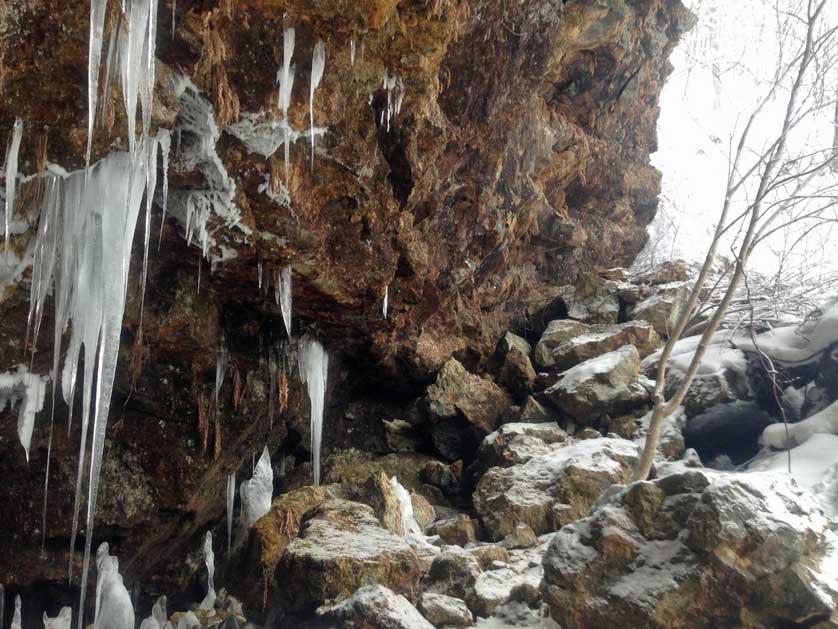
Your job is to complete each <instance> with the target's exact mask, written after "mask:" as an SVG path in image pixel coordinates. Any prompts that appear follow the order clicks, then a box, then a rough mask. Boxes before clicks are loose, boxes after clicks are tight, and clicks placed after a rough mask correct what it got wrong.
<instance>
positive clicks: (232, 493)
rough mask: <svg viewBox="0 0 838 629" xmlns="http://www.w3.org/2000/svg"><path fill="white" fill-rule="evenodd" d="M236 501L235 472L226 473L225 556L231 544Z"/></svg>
mask: <svg viewBox="0 0 838 629" xmlns="http://www.w3.org/2000/svg"><path fill="white" fill-rule="evenodd" d="M235 502H236V473H235V472H233V473H232V474H227V556H228V557H229V556H230V549H231V548H232V546H233V505H234V504H235Z"/></svg>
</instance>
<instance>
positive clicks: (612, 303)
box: [561, 273, 620, 323]
mask: <svg viewBox="0 0 838 629" xmlns="http://www.w3.org/2000/svg"><path fill="white" fill-rule="evenodd" d="M561 295H562V300H563V301H564V302H565V307H566V308H567V316H568V317H570V318H571V319H576V320H577V321H584V322H586V323H617V319H618V318H619V316H620V298H619V296H618V295H617V291H616V290H615V286H614V283H613V282H611V281H610V280H606V279H603V278H602V277H600V276H599V275H597V274H596V273H580V274H579V276H578V277H577V278H576V283H575V284H574V285H573V286H565V287H563V288H562V293H561Z"/></svg>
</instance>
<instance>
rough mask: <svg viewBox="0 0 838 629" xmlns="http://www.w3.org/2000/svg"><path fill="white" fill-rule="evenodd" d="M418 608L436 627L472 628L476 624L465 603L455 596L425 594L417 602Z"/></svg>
mask: <svg viewBox="0 0 838 629" xmlns="http://www.w3.org/2000/svg"><path fill="white" fill-rule="evenodd" d="M416 608H417V609H418V610H419V612H420V613H421V614H422V615H423V616H424V617H425V619H426V620H427V621H428V622H430V623H431V624H432V625H434V626H435V627H470V626H471V625H473V624H474V617H473V616H472V615H471V612H470V611H469V608H468V606H467V605H466V603H465V601H463V600H462V599H459V598H454V597H453V596H446V595H445V594H434V593H433V592H425V593H424V594H422V595H421V596H420V597H419V599H418V600H417V601H416Z"/></svg>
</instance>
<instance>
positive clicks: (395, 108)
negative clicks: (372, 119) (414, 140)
mask: <svg viewBox="0 0 838 629" xmlns="http://www.w3.org/2000/svg"><path fill="white" fill-rule="evenodd" d="M382 87H383V88H384V89H385V90H386V91H387V109H386V110H384V109H382V110H381V121H380V124H381V126H382V127H383V126H385V123H386V126H387V131H388V132H389V131H390V122H391V121H392V120H393V118H395V117H396V116H398V115H399V113H400V112H401V110H402V103H403V102H404V95H405V87H404V81H402V79H401V77H399V76H396V75H394V76H390V73H389V72H387V71H386V70H385V71H384V84H383V85H382Z"/></svg>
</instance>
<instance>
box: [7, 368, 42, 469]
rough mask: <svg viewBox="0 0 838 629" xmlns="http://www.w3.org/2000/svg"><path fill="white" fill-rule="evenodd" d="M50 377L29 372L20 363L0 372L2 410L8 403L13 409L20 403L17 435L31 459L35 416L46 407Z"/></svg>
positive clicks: (27, 457) (27, 458) (10, 408)
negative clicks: (45, 401)
mask: <svg viewBox="0 0 838 629" xmlns="http://www.w3.org/2000/svg"><path fill="white" fill-rule="evenodd" d="M47 382H49V378H46V377H45V376H39V375H37V374H33V373H29V371H28V370H27V369H26V367H25V366H24V365H18V367H17V370H16V371H9V372H6V373H0V411H2V410H4V409H5V408H6V406H7V405H8V407H9V410H10V411H13V410H14V408H15V405H16V404H18V403H20V407H19V410H18V419H17V435H18V439H19V440H20V445H21V446H22V447H23V450H24V452H25V453H26V460H27V461H29V446H30V444H31V442H32V431H33V429H34V427H35V416H36V415H37V414H38V413H39V412H40V411H41V410H42V409H43V407H44V398H45V396H46V387H47Z"/></svg>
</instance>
